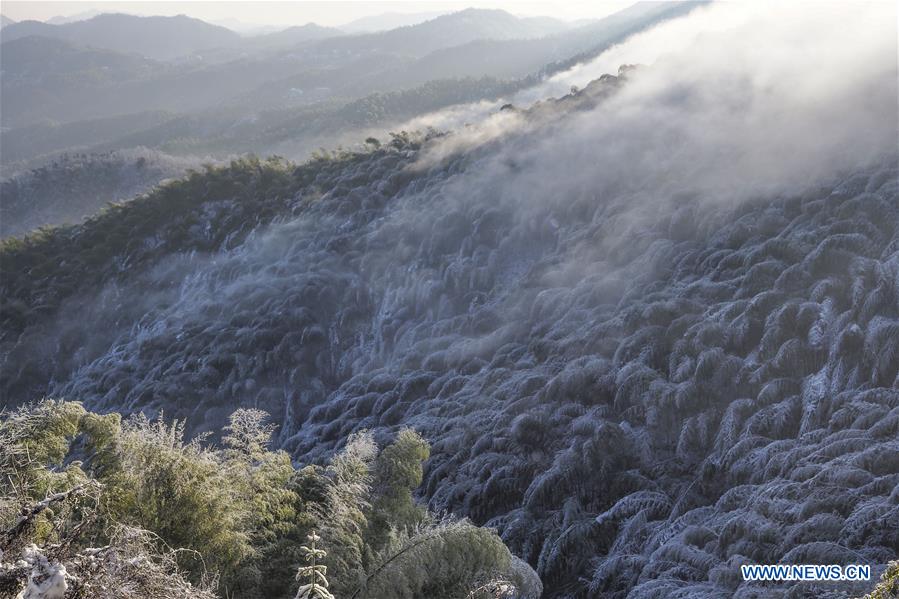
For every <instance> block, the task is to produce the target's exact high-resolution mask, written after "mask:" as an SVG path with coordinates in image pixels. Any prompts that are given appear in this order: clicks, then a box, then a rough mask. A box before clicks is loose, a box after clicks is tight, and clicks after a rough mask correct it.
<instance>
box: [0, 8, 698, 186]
mask: <svg viewBox="0 0 899 599" xmlns="http://www.w3.org/2000/svg"><path fill="white" fill-rule="evenodd" d="M694 6H696V4H695V3H670V2H641V3H638V4H636V5H634V6H633V7H631V8H629V9H626V10H624V11H621V12H620V13H616V14H615V15H612V16H610V17H607V18H605V19H601V20H599V21H597V22H595V23H591V24H588V25H585V26H580V27H575V28H569V25H567V24H565V23H563V22H561V21H557V20H555V19H549V18H518V17H515V16H513V15H511V14H509V13H505V12H503V11H496V10H465V11H461V12H458V13H453V14H449V15H443V16H439V17H437V18H434V19H431V20H428V21H426V22H423V23H420V24H417V25H411V26H404V27H400V28H397V29H393V30H390V31H385V32H380V33H372V34H360V35H348V34H343V33H342V32H341V31H339V30H336V29H332V28H325V27H320V26H318V25H314V24H308V25H304V26H299V27H291V28H289V29H286V30H283V31H280V32H275V33H271V34H266V35H260V36H255V37H241V36H238V35H237V34H232V33H231V32H227V31H226V30H224V29H223V28H217V27H212V29H211V31H214V32H220V30H222V31H226V35H224V36H223V39H224V40H225V41H227V42H228V43H227V44H225V45H223V46H218V47H211V45H212V43H214V40H211V41H210V40H207V41H205V42H203V41H202V40H201V38H200V37H194V38H191V39H188V40H186V41H183V38H185V37H189V36H185V35H184V34H183V30H181V31H182V33H181V34H179V35H181V38H179V39H182V41H183V43H182V42H179V44H181V47H182V49H184V48H186V47H187V46H186V45H185V44H186V43H190V45H191V47H199V46H205V45H208V46H210V47H209V48H208V49H206V50H203V51H202V52H201V53H200V54H194V55H192V57H191V59H190V60H178V61H175V62H170V61H167V60H159V57H160V56H163V55H167V56H172V55H175V54H180V53H178V52H174V51H171V52H162V51H159V50H154V51H152V52H150V54H152V55H153V56H151V57H147V55H146V53H145V55H144V56H140V55H139V53H137V52H122V51H119V50H117V49H115V48H113V49H109V48H101V47H100V46H101V44H102V43H103V42H104V40H105V41H106V42H108V43H109V45H112V41H115V39H116V38H114V36H104V35H98V36H96V38H95V39H93V40H92V43H91V45H92V46H93V47H90V48H88V47H85V44H83V43H79V42H76V41H72V40H71V39H61V38H59V37H58V34H59V32H63V33H65V35H66V36H68V37H74V34H73V32H75V33H78V32H80V31H83V30H87V29H90V28H91V27H96V26H97V23H101V24H102V23H104V22H105V23H107V25H109V23H110V22H111V21H110V20H109V19H112V20H113V21H112V22H118V21H119V20H121V21H123V22H127V23H128V24H129V26H133V27H144V28H145V29H153V28H158V27H159V26H160V25H161V24H165V25H167V26H169V27H171V28H172V29H178V24H179V23H181V24H183V25H189V26H191V27H193V26H196V27H198V30H199V31H201V32H202V31H210V29H208V27H207V24H205V23H202V22H200V21H196V20H195V19H186V18H179V17H172V18H164V19H163V20H161V21H160V20H153V19H149V18H145V17H133V16H128V15H103V16H98V17H94V18H92V19H90V20H88V21H83V22H79V23H71V24H68V25H58V26H54V25H45V24H41V23H35V22H25V23H20V24H17V25H15V26H11V28H10V30H9V32H11V33H12V34H13V35H11V36H10V35H7V33H8V32H7V30H4V31H3V35H2V38H0V40H2V41H3V44H2V52H0V68H2V69H3V72H4V76H3V77H4V85H3V86H2V88H0V101H2V105H3V111H2V114H0V117H2V125H3V127H5V128H6V130H5V131H4V148H3V161H2V172H3V175H4V176H8V175H10V174H12V173H14V172H20V171H21V170H22V169H23V168H24V169H25V170H28V169H30V168H34V166H36V165H35V164H33V163H31V162H29V161H32V160H35V159H38V158H39V157H43V158H40V162H38V163H37V165H40V164H43V163H44V161H45V160H46V159H48V158H49V157H52V156H56V155H59V153H61V152H64V151H68V152H72V151H78V152H83V151H109V150H120V149H127V148H134V147H138V146H146V147H150V148H155V149H159V150H162V151H165V152H175V153H181V152H202V153H203V154H204V155H205V154H212V155H216V156H220V157H223V156H225V155H227V154H228V153H231V152H236V151H237V152H241V151H248V150H254V151H260V152H265V151H276V152H279V153H280V152H284V153H286V154H287V155H291V156H294V155H297V156H299V155H305V153H307V152H308V151H310V150H311V149H314V148H316V147H318V146H312V147H311V148H310V147H309V143H311V142H313V141H314V139H315V138H317V137H318V136H320V135H321V134H322V130H321V128H320V127H318V126H317V125H320V124H322V123H327V124H328V127H329V129H328V130H330V131H332V132H333V131H335V130H341V131H345V132H347V133H349V130H350V129H355V128H356V127H358V126H360V125H365V126H378V127H383V126H387V125H388V124H389V123H388V121H393V120H394V119H406V118H411V117H413V116H415V115H416V114H418V112H417V111H418V110H419V109H426V110H436V109H439V108H442V107H445V106H449V105H451V104H453V103H458V102H469V101H479V100H483V99H491V100H492V99H496V97H497V96H498V94H499V95H502V94H505V93H508V92H511V91H514V90H516V89H519V88H520V87H521V86H523V85H524V86H526V85H533V83H535V82H536V81H537V80H538V79H539V78H540V77H544V76H546V74H548V73H551V72H555V71H557V70H560V69H565V68H568V67H569V66H572V65H573V64H575V63H576V62H577V61H581V60H585V59H587V58H589V57H590V56H592V55H594V54H595V53H596V52H600V51H602V50H603V49H605V48H607V47H608V46H609V45H611V44H613V43H617V42H619V41H621V40H623V39H624V38H625V37H626V36H628V35H630V34H632V33H634V32H637V31H640V30H641V29H644V28H646V27H649V26H651V25H652V24H654V23H657V22H659V21H661V20H664V19H666V18H672V17H675V16H678V15H680V14H683V13H684V12H686V11H689V10H691V9H692V8H693V7H694ZM179 19H180V20H179ZM185 19H186V20H185ZM26 27H28V28H32V29H35V30H40V31H44V32H50V33H52V34H54V36H56V37H54V36H51V37H47V36H45V35H43V34H42V35H28V36H22V35H23V32H24V31H25V28H26ZM167 35H168V34H167ZM150 37H152V36H151V35H149V34H148V33H147V32H146V31H144V32H143V33H140V34H135V35H134V39H135V40H146V39H147V38H150ZM175 38H178V35H176V34H175V33H173V34H172V39H175ZM110 40H112V41H110ZM133 46H134V48H137V47H139V46H140V44H138V43H135V44H133ZM181 56H182V57H183V55H181ZM572 61H574V62H572ZM482 78H486V79H484V80H481V79H482ZM534 78H536V79H534ZM460 79H468V81H467V82H465V83H464V84H463V83H461V82H459V81H458V80H460ZM450 81H456V83H455V84H453V85H449V86H448V85H445V83H448V82H450ZM434 83H436V84H437V85H432V84H434ZM454 86H455V88H457V89H460V90H465V91H464V93H461V94H454V93H448V89H450V88H453V87H454ZM478 90H481V92H478ZM401 91H402V93H403V94H405V95H404V96H402V97H403V98H404V99H403V101H402V102H399V96H397V97H393V96H390V98H391V99H390V100H389V101H388V102H387V105H385V104H384V102H385V101H386V100H387V96H383V94H393V93H397V92H401ZM373 94H374V95H375V96H377V95H378V94H381V95H382V96H381V97H370V96H372V95H373ZM354 103H355V104H354ZM400 105H402V106H403V108H402V109H401V110H399V109H396V108H397V107H398V106H400ZM345 107H346V110H345ZM347 111H348V112H347ZM348 115H349V116H351V117H352V118H351V120H350V121H347V120H346V118H345V117H346V116H348ZM397 122H401V121H397ZM335 128H336V129H335ZM310 135H311V136H313V138H312V139H310V138H309V136H310ZM287 142H289V145H290V148H289V149H285V148H283V147H282V144H284V143H287ZM295 152H298V154H295Z"/></svg>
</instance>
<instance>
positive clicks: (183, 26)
mask: <svg viewBox="0 0 899 599" xmlns="http://www.w3.org/2000/svg"><path fill="white" fill-rule="evenodd" d="M32 35H39V36H43V37H52V38H55V39H60V40H65V41H68V42H71V43H74V44H77V45H80V46H92V47H95V48H105V49H107V50H114V51H117V52H136V53H137V54H140V55H142V56H145V57H147V58H152V59H156V60H171V59H175V58H180V57H184V56H187V55H189V54H193V53H195V52H199V51H202V50H206V49H210V48H216V47H219V46H227V45H233V44H237V43H239V42H240V40H241V38H240V36H239V35H238V34H236V33H234V32H233V31H230V30H228V29H225V28H224V27H219V26H217V25H211V24H209V23H206V22H204V21H201V20H199V19H193V18H191V17H187V16H185V15H178V16H176V17H138V16H134V15H125V14H101V15H97V16H96V17H93V18H91V19H87V20H84V21H74V22H71V23H64V24H61V25H52V24H49V23H42V22H40V21H20V22H18V23H15V24H14V25H10V26H9V27H4V28H3V37H2V39H3V41H4V42H7V41H12V40H15V39H19V38H23V37H28V36H32Z"/></svg>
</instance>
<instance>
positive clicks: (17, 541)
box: [0, 400, 539, 599]
mask: <svg viewBox="0 0 899 599" xmlns="http://www.w3.org/2000/svg"><path fill="white" fill-rule="evenodd" d="M267 419H268V416H267V415H266V414H265V413H264V412H261V411H259V410H255V409H242V410H238V411H236V412H234V413H233V414H232V415H231V416H230V418H229V423H228V425H227V426H225V427H224V430H223V431H222V432H223V435H222V441H221V444H220V445H212V444H209V443H207V442H205V440H204V439H203V438H202V437H200V438H194V439H193V440H190V441H188V440H187V439H186V438H185V434H184V430H185V427H184V423H183V422H181V421H177V420H175V421H171V422H168V421H166V420H165V419H164V418H163V417H162V415H161V414H160V415H159V417H158V418H155V419H149V418H147V417H146V416H144V415H142V414H139V415H137V416H134V417H132V418H128V419H126V420H124V421H122V420H121V418H120V417H119V415H118V414H109V415H99V414H95V413H92V412H88V411H86V410H85V409H84V408H83V407H82V406H81V405H80V404H78V403H74V402H62V401H52V400H45V401H42V402H39V403H37V404H32V405H28V406H23V407H21V408H19V409H17V410H15V411H12V412H8V413H4V414H2V419H0V450H2V451H0V456H2V462H0V591H8V592H9V593H11V594H12V595H15V594H17V593H18V592H19V591H21V590H22V589H25V588H34V589H39V590H40V589H43V590H40V592H41V593H44V594H37V595H34V596H35V597H41V598H42V599H74V598H76V597H77V598H79V599H91V598H100V597H103V598H104V599H105V598H106V597H108V596H107V595H105V594H103V591H102V588H103V586H104V585H106V588H117V589H119V590H118V591H117V592H118V594H117V595H115V597H117V598H119V597H121V598H122V599H131V598H132V597H134V598H136V597H151V596H152V597H159V598H162V599H166V598H168V597H172V598H173V599H174V597H190V598H195V599H207V598H209V597H213V596H215V595H216V594H221V595H223V596H226V597H229V598H232V597H233V598H240V599H257V598H262V597H267V598H268V597H274V598H276V597H284V598H285V599H286V598H288V597H297V598H301V599H334V597H349V596H354V597H367V598H371V599H375V598H380V597H387V596H391V597H398V598H400V597H410V598H411V597H435V598H438V597H457V596H464V595H465V594H466V593H468V592H469V591H470V590H471V589H474V588H475V586H476V584H477V583H478V582H479V581H482V580H483V579H485V578H489V577H493V576H496V577H502V579H504V580H505V579H513V577H514V576H520V575H519V574H518V573H519V572H520V567H515V568H513V567H512V566H513V564H515V563H516V562H515V561H514V560H513V557H512V556H511V554H510V553H509V550H508V549H507V548H506V547H505V545H503V543H502V541H501V540H500V539H499V537H497V536H496V534H495V533H494V532H492V531H491V530H489V529H483V528H478V527H476V526H474V525H472V524H470V523H468V522H465V521H452V522H451V521H438V520H435V518H434V517H433V516H432V515H430V514H428V512H427V510H426V509H424V508H422V507H419V506H417V505H416V504H415V501H414V499H413V497H412V491H413V490H414V489H415V487H417V486H418V484H419V483H420V482H421V479H422V462H423V461H424V460H426V459H427V456H428V444H427V442H426V441H425V440H424V439H422V438H421V437H420V436H419V435H418V434H417V433H415V432H414V431H411V430H408V429H406V430H402V431H400V432H399V433H398V435H397V437H396V439H395V440H394V441H393V442H392V443H390V444H389V445H387V446H386V447H385V448H384V449H383V450H379V449H378V447H377V445H376V444H375V443H374V441H373V440H372V436H371V434H369V433H366V432H362V433H358V434H355V435H353V436H351V437H350V439H349V440H348V441H347V444H346V446H345V447H344V448H343V449H342V450H341V451H340V452H338V453H337V454H335V455H334V456H333V459H332V460H331V461H330V463H329V464H328V465H327V467H324V468H322V467H318V466H306V467H304V468H301V469H295V468H294V466H293V465H292V464H291V461H290V459H289V458H288V456H287V454H286V453H284V452H283V451H272V450H270V449H269V445H270V442H271V436H272V434H273V432H274V430H275V429H274V427H273V426H272V425H271V424H269V423H268V422H267ZM325 547H327V549H325ZM129 556H130V557H129ZM4 558H5V559H4ZM10 558H13V561H12V562H7V561H6V560H9V559H10ZM17 560H18V561H17ZM23 564H27V567H26V566H25V565H23ZM294 573H296V575H295V576H294ZM531 573H532V572H531ZM520 584H522V585H526V586H523V587H522V594H523V595H526V594H528V593H530V594H531V595H533V594H534V593H539V590H537V589H539V580H537V579H535V578H534V577H531V578H527V577H525V578H521V579H520ZM527 585H529V586H527ZM47 589H51V590H52V589H56V590H52V592H51V591H48V590H47ZM57 591H58V593H59V594H58V595H54V594H52V593H56V592H57ZM29 592H32V591H29ZM34 592H35V593H36V592H38V591H34ZM332 593H333V594H332ZM26 596H31V595H26Z"/></svg>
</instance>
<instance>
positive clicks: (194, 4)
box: [0, 0, 636, 27]
mask: <svg viewBox="0 0 899 599" xmlns="http://www.w3.org/2000/svg"><path fill="white" fill-rule="evenodd" d="M634 2H636V0H601V1H593V2H583V1H573V2H568V1H566V2H558V1H557V2H533V1H515V0H505V1H490V0H487V1H482V0H471V1H466V2H446V1H443V0H433V1H431V0H418V1H416V2H383V1H370V2H358V1H356V2H343V1H336V0H319V1H312V2H304V1H294V2H271V1H261V2H249V1H239V2H221V1H216V0H193V1H190V2H172V1H170V0H158V1H146V0H145V1H143V2H97V1H82V0H73V1H56V2H44V1H41V0H11V1H4V2H3V5H2V9H0V12H2V13H3V14H4V15H5V16H7V17H9V18H11V19H13V20H15V21H21V20H24V19H37V20H41V21H43V20H47V19H49V18H52V17H55V16H72V15H80V14H83V13H95V12H125V13H130V14H139V15H177V14H186V15H189V16H192V17H196V18H198V19H203V20H206V21H218V22H228V21H238V22H241V23H245V24H248V25H274V26H284V27H287V26H290V25H298V24H303V23H308V22H310V21H311V22H315V23H319V24H321V25H332V26H333V25H341V24H343V23H347V22H349V21H352V20H354V19H358V18H359V17H364V16H369V15H376V14H380V13H385V12H398V13H432V12H453V11H457V10H462V9H464V8H468V7H470V6H474V7H478V8H501V9H503V10H507V11H509V12H511V13H513V14H517V15H527V16H531V15H547V16H552V17H556V18H559V19H566V20H574V19H581V18H598V17H603V16H605V15H608V14H610V13H612V12H615V11H617V10H620V9H622V8H625V7H627V6H628V5H630V4H633V3H634Z"/></svg>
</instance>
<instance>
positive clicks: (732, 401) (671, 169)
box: [0, 4, 899, 599]
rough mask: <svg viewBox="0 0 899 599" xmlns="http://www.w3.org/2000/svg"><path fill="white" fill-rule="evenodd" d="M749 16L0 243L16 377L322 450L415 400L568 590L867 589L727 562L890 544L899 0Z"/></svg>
mask: <svg viewBox="0 0 899 599" xmlns="http://www.w3.org/2000/svg"><path fill="white" fill-rule="evenodd" d="M741 10H744V9H743V8H741V7H734V6H733V5H731V4H725V5H724V6H712V7H709V8H707V9H704V11H703V12H702V13H701V14H698V15H695V16H694V17H691V18H695V19H696V21H695V22H696V23H697V28H698V29H699V30H700V31H701V32H703V33H704V34H703V35H695V34H696V32H695V31H693V32H691V33H693V34H694V35H693V36H692V37H691V36H687V37H684V36H683V35H682V33H683V31H682V30H681V29H677V28H676V29H669V30H665V29H659V30H658V31H657V32H656V34H654V37H653V36H649V37H647V38H645V39H644V40H642V42H641V43H650V44H655V45H657V46H658V47H665V48H669V47H670V40H671V39H673V37H678V39H680V40H686V41H683V42H682V43H684V44H686V45H685V46H684V47H681V48H680V49H679V50H677V51H675V53H674V55H672V56H669V57H667V58H665V59H660V60H659V61H657V62H656V64H654V65H653V66H652V67H649V68H647V69H642V70H641V69H637V70H632V69H624V70H622V71H621V75H622V76H620V77H616V76H612V75H607V76H605V77H603V78H602V79H600V80H599V81H597V82H595V83H594V84H592V85H590V86H588V87H587V88H586V89H585V90H583V91H581V92H578V93H576V94H572V95H569V96H567V97H565V98H561V99H560V100H558V101H544V102H541V103H539V104H538V105H537V106H535V107H533V108H532V109H530V110H528V111H523V110H517V109H511V110H508V109H507V110H503V111H501V112H500V113H498V114H494V115H492V116H491V117H490V118H489V119H487V120H486V121H485V122H483V123H481V124H480V125H479V126H473V127H468V128H461V129H460V130H459V131H457V132H456V133H454V134H450V135H442V136H431V137H430V138H428V139H416V138H413V137H410V136H397V137H396V138H395V139H394V140H393V142H392V143H391V144H385V145H384V146H382V147H380V148H378V149H372V150H371V151H369V152H366V153H356V154H344V155H339V156H337V157H334V158H330V159H327V158H322V159H319V160H316V161H313V162H310V163H307V164H304V165H301V166H298V167H294V166H292V165H289V164H286V163H283V162H279V161H275V160H273V161H270V162H268V163H260V162H258V161H244V162H241V163H235V164H234V165H233V166H232V167H230V168H227V169H215V170H210V171H209V172H206V173H202V174H195V175H192V176H191V177H189V178H188V179H186V180H184V181H181V182H177V183H174V184H171V185H168V186H166V187H164V188H162V189H159V190H157V191H155V192H153V193H152V194H150V195H149V196H147V197H146V198H143V199H140V200H137V201H134V202H130V203H127V204H125V205H122V206H118V207H116V208H114V209H111V210H109V211H107V212H105V213H103V214H101V215H98V216H97V217H96V218H94V219H91V220H90V221H88V222H87V223H85V224H84V225H81V226H78V227H67V228H60V229H56V230H52V231H44V232H41V233H39V234H36V235H34V236H31V237H28V238H25V239H21V240H20V239H15V240H9V241H7V242H5V243H4V245H3V246H2V250H0V263H2V267H3V270H4V273H5V276H4V277H3V278H2V280H0V291H2V293H0V297H2V298H3V301H4V305H3V306H2V309H0V319H2V320H0V352H2V360H3V361H2V362H0V365H2V371H3V377H2V379H3V388H2V392H3V398H4V400H5V401H6V402H9V403H16V402H21V401H27V400H29V399H31V398H34V397H39V396H41V395H42V394H45V393H50V394H52V395H56V396H61V397H66V398H69V399H79V400H82V401H85V402H86V403H87V404H88V405H89V406H90V407H92V408H94V409H101V410H121V411H125V412H129V411H137V410H144V411H146V412H148V413H150V414H152V413H156V412H158V411H160V410H164V411H165V412H166V414H168V415H170V416H175V417H180V418H187V419H188V422H189V423H190V424H191V426H192V427H193V430H194V432H200V431H203V430H212V429H215V428H217V427H219V426H220V425H221V423H222V422H223V421H224V418H225V415H226V414H228V413H229V412H230V410H231V409H233V407H235V406H238V405H244V406H252V407H256V408H260V409H264V410H267V411H269V412H270V413H272V414H274V415H275V416H276V419H277V420H278V422H279V423H280V426H281V428H280V430H279V441H280V443H281V444H282V446H283V447H285V448H287V449H288V450H290V451H291V452H292V453H293V454H294V455H295V456H296V457H297V458H298V459H301V460H302V461H308V460H314V459H319V460H321V459H324V458H325V456H327V455H328V454H329V453H330V452H331V451H333V450H334V449H335V448H337V446H338V445H339V443H341V442H342V441H341V440H342V439H345V438H346V437H347V435H348V434H349V433H350V432H352V431H354V430H359V429H362V428H369V429H372V430H374V431H375V434H376V435H378V436H385V435H386V434H387V432H389V431H392V430H395V429H396V428H397V427H399V426H404V425H407V426H413V427H414V428H416V429H417V430H419V431H420V432H421V433H422V434H423V435H424V436H425V437H427V438H428V439H429V440H430V442H431V444H432V447H433V451H432V457H431V460H430V461H429V464H428V468H427V472H426V474H425V495H426V499H427V500H428V501H429V502H430V505H431V507H432V508H433V509H435V510H440V509H442V508H447V509H450V510H452V511H453V512H457V513H463V514H467V515H469V516H471V517H472V518H473V519H474V520H475V521H476V522H478V523H489V524H491V525H492V526H495V527H496V528H497V529H498V530H499V531H500V533H501V535H502V536H503V538H504V540H505V541H506V542H507V543H508V544H509V545H510V547H511V548H512V549H513V550H514V551H515V552H516V553H517V554H519V555H521V556H522V557H524V558H525V559H526V560H527V561H529V562H530V563H531V564H533V565H534V566H536V567H537V569H538V572H539V573H540V575H541V577H542V578H543V581H544V587H545V589H546V594H547V596H548V597H579V598H580V597H596V596H609V597H625V596H629V597H632V598H634V599H636V598H640V599H643V598H646V597H659V598H662V597H696V596H708V597H721V596H739V597H754V596H756V597H757V596H765V597H795V596H823V595H824V594H825V593H826V592H829V591H833V592H838V593H841V594H843V595H846V594H850V593H856V594H858V593H860V592H862V591H863V586H862V585H855V586H852V585H849V584H848V583H829V584H824V583H821V584H813V583H805V584H801V585H800V584H782V585H768V586H759V585H755V584H752V583H747V582H744V581H743V580H742V579H741V577H740V575H739V565H740V564H742V563H753V562H754V563H778V562H780V563H822V564H829V563H867V564H872V565H873V566H874V567H875V574H879V572H878V571H877V570H878V569H883V567H884V566H885V564H886V563H887V561H888V560H890V559H894V558H895V547H897V546H899V532H897V531H899V497H897V488H899V444H897V442H896V438H897V435H899V390H897V389H899V301H897V300H899V164H897V156H896V148H895V133H896V131H897V122H896V118H897V117H896V113H895V105H896V98H897V89H896V81H897V78H896V74H897V65H896V56H895V53H894V52H893V51H892V48H893V47H894V42H895V31H894V30H890V29H889V28H888V27H887V26H886V25H883V24H884V23H895V18H892V17H895V13H894V12H890V11H887V12H888V13H890V14H887V15H883V14H881V13H880V12H879V11H880V10H883V8H882V7H881V8H877V9H876V10H875V9H873V8H872V9H871V10H873V13H868V12H859V13H857V12H851V11H850V12H845V13H839V14H838V20H837V22H839V23H840V25H841V26H840V27H834V21H833V20H831V18H830V17H829V16H827V15H815V16H814V17H813V18H805V19H803V20H802V21H801V22H802V24H803V30H802V33H803V35H802V37H801V40H802V42H803V43H802V44H800V47H802V48H803V49H804V50H808V49H813V50H815V49H817V51H812V52H804V53H799V52H791V51H790V50H795V48H796V46H795V44H796V43H797V42H796V37H794V36H795V35H796V32H795V30H792V29H781V28H779V27H778V25H779V24H782V23H795V22H798V20H795V17H796V16H797V15H796V14H787V15H786V16H785V17H784V18H781V15H780V14H778V15H777V23H772V22H771V20H770V17H769V16H768V15H764V14H763V15H761V16H758V15H755V16H750V17H744V16H743V15H742V13H740V12H739V11H741ZM722 11H723V12H722ZM730 11H737V12H736V13H735V14H734V13H732V12H730ZM711 17H716V19H718V20H715V19H711ZM724 17H727V18H726V19H725V18H724ZM788 17H790V18H788ZM884 17H886V18H884ZM707 18H708V19H711V20H712V21H713V22H724V23H725V25H726V26H725V27H723V28H721V29H720V30H718V31H717V32H715V31H711V32H706V31H705V27H706V26H707V23H708V22H707V21H706V20H705V19H707ZM791 18H792V19H793V20H791ZM875 25H877V26H875ZM824 32H828V33H829V35H823V33H824ZM762 33H764V36H763V39H762V40H761V41H762V42H764V43H763V44H761V46H760V45H759V43H760V40H759V36H760V35H762ZM672 34H677V35H676V36H672ZM746 40H748V41H746ZM806 44H807V45H806ZM830 44H834V46H831V45H830ZM760 47H764V48H765V49H766V51H769V52H771V53H772V55H775V56H785V55H790V56H793V57H794V59H793V60H792V61H779V62H777V61H759V60H757V55H758V52H759V48H760ZM833 47H835V48H838V49H839V51H838V52H836V51H830V52H825V51H824V50H825V49H827V48H833ZM822 61H823V62H822ZM824 67H827V68H824ZM849 74H851V76H849ZM811 91H814V92H815V94H814V97H815V98H816V102H814V103H809V102H808V97H809V95H808V94H809V93H810V92H811ZM847 107H853V108H856V110H847Z"/></svg>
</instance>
